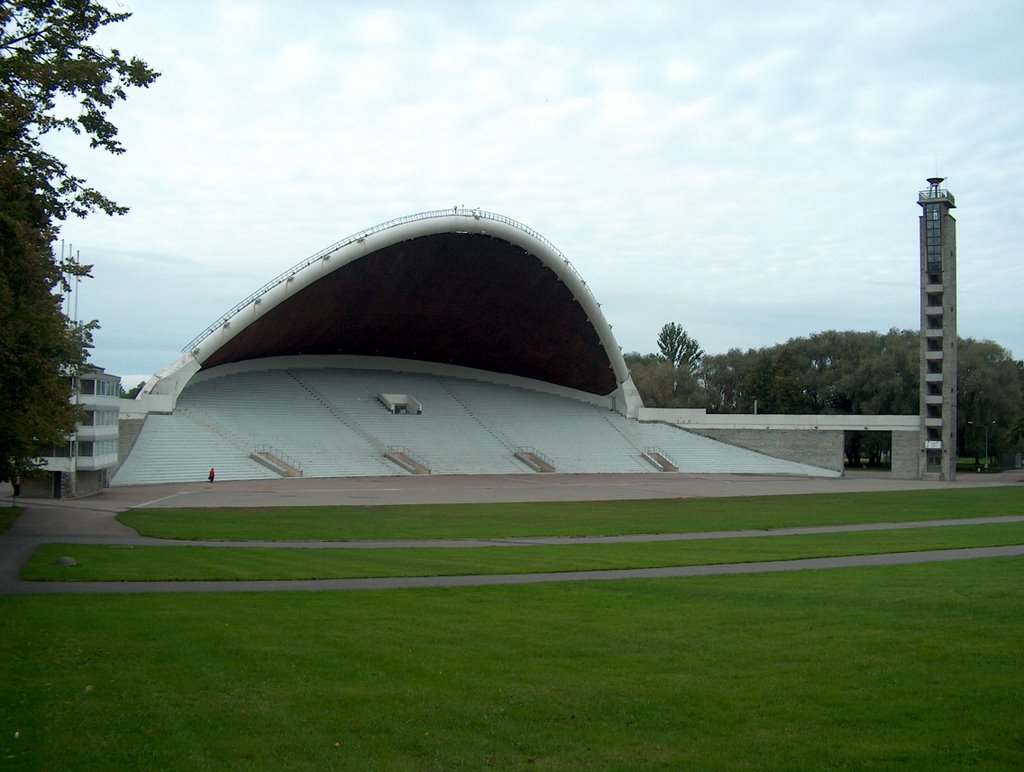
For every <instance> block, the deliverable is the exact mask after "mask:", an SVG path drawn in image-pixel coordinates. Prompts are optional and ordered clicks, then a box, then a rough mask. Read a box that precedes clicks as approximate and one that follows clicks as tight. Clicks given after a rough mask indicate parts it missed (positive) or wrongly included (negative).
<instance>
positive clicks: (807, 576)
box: [0, 559, 1024, 771]
mask: <svg viewBox="0 0 1024 772" xmlns="http://www.w3.org/2000/svg"><path fill="white" fill-rule="evenodd" d="M1022 649H1024V560H1020V559H997V560H978V561H969V562H963V563H947V564H943V563H935V564H925V565H913V566H899V567H885V568H864V569H841V570H830V571H820V572H795V573H792V574H771V575H758V576H721V577H706V578H693V579H685V580H651V581H630V582H600V583H582V584H575V583H574V584H569V585H554V584H547V585H531V586H506V587H479V588H464V589H443V590H442V589H429V590H405V591H376V592H358V593H308V594H304V593H280V594H245V593H226V594H217V595H143V596H117V595H101V596H52V597H51V596H48V597H32V596H19V597H0V767H3V768H5V769H29V770H35V769H52V770H58V769H76V770H78V769H83V770H93V769H95V770H110V769H118V770H153V769H167V770H173V769H189V770H193V769H204V770H205V769H217V770H242V769H245V770H275V771H277V770H284V769H310V770H312V769H352V770H366V769H381V770H383V769H387V770H451V769H492V768H493V769H545V770H576V769H673V770H674V769H741V768H742V769H768V770H773V769H774V770H793V769H863V770H874V769H894V768H896V769H915V770H916V769H961V768H979V769H1021V768H1024V667H1022V666H1021V656H1022V654H1021V652H1022Z"/></svg>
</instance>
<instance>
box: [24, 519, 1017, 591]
mask: <svg viewBox="0 0 1024 772" xmlns="http://www.w3.org/2000/svg"><path fill="white" fill-rule="evenodd" d="M1008 544H1024V523H1009V524H987V525H970V526H964V525H960V526H945V527H936V528H910V529H905V530H898V531H874V532H853V533H833V534H813V535H801V536H763V537H752V538H735V539H707V540H701V541H676V542H648V543H626V544H590V545H559V546H543V547H478V548H458V549H433V548H428V549H420V548H417V549H413V548H405V549H399V548H384V549H297V548H286V547H281V548H245V549H243V548H236V547H128V548H126V547H122V546H107V545H83V544H48V545H44V546H43V547H41V548H40V549H39V550H37V552H36V553H35V555H34V556H33V557H32V559H31V560H30V561H29V563H28V564H27V565H26V566H25V568H24V569H23V571H22V578H23V579H28V580H33V581H157V580H161V581H162V580H200V579H224V580H241V579H341V578H355V577H384V576H442V575H461V574H505V573H534V572H548V571H588V570H606V569H617V568H652V567H658V566H681V565H706V564H711V563H745V562H753V561H761V560H793V559H798V558H811V557H831V556H836V555H860V554H877V553H884V552H908V551H920V550H933V549H954V548H961V547H993V546H1002V545H1008ZM62 555H69V556H71V557H74V558H75V560H76V561H77V563H78V565H76V566H73V567H65V566H58V565H55V564H54V561H55V560H56V559H57V558H58V557H60V556H62Z"/></svg>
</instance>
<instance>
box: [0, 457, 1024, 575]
mask: <svg viewBox="0 0 1024 772" xmlns="http://www.w3.org/2000/svg"><path fill="white" fill-rule="evenodd" d="M1022 482H1024V473H1019V472H1018V473H1004V474H1001V475H991V476H982V475H977V476H965V477H963V478H962V479H961V480H959V481H957V482H955V483H929V482H922V481H917V480H892V479H890V478H888V477H884V476H871V475H855V474H854V475H849V476H847V477H844V478H840V479H817V478H796V477H753V476H740V475H682V474H668V475H543V476H541V475H499V476H473V477H458V476H450V477H448V476H446V477H383V478H341V479H308V480H301V479H300V480H280V481H277V480H274V481H265V480H259V481H244V482H226V483H223V482H221V483H216V484H214V485H210V484H209V483H191V484H185V485H162V486H136V487H130V488H110V489H107V490H105V491H103V492H102V493H100V494H99V495H97V496H94V497H92V498H88V499H78V500H73V501H53V500H46V499H24V498H22V499H19V500H18V504H19V506H22V507H23V509H24V512H23V514H22V516H21V517H20V518H19V519H18V521H17V522H16V523H15V524H14V525H13V526H12V527H11V529H10V530H9V531H8V532H7V533H5V534H0V595H11V594H58V593H60V594H67V593H111V592H113V593H136V592H227V591H233V592H265V591H281V590H299V591H309V590H355V589H387V588H402V587H452V586H474V585H491V584H525V583H535V582H565V581H595V580H609V579H629V578H664V577H683V576H702V575H703V576H707V575H716V574H727V573H755V572H775V571H794V570H808V569H823V568H840V567H849V566H874V565H896V564H903V563H921V562H932V561H939V560H967V559H976V558H983V557H1006V556H1021V555H1024V545H1019V546H1010V547H991V548H978V549H968V550H938V551H931V552H910V553H895V554H889V555H861V556H850V557H841V558H815V559H808V560H787V561H772V562H762V563H739V564H725V565H722V564H719V565H711V566H682V567H669V568H652V569H630V570H621V571H570V572H556V573H543V574H501V575H482V576H441V577H399V578H385V579H338V580H311V581H253V582H246V581H233V582H87V583H86V582H82V583H48V582H22V581H20V580H18V575H19V573H20V571H21V567H22V566H23V565H24V564H25V562H26V561H27V560H28V559H29V557H30V556H31V555H32V553H33V552H34V551H35V549H36V548H37V547H38V546H39V545H40V544H44V543H54V542H58V543H68V544H121V545H137V546H151V545H163V546H203V547H239V548H245V547H256V546H259V547H278V548H287V547H305V548H319V549H379V548H385V547H408V548H428V547H430V548H437V547H448V548H465V547H484V546H506V547H513V546H538V545H550V544H587V543H609V542H643V541H680V540H697V539H719V538H743V537H750V536H789V535H794V534H803V533H829V532H849V531H869V530H876V531H877V530H892V529H898V528H928V527H937V526H954V525H970V524H982V523H987V522H1021V521H1024V514H1022V515H1018V516H1010V517H994V518H968V519H963V520H936V521H920V522H916V523H873V524H857V525H845V526H820V527H812V528H785V529H772V530H771V531H764V530H758V529H754V530H747V531H724V532H722V531H720V532H710V533H678V534H637V535H629V536H617V537H607V536H605V537H572V538H559V537H550V538H531V539H489V540H462V539H460V540H422V541H388V542H380V541H359V542H253V541H250V542H208V541H203V542H190V541H179V540H164V539H153V538H147V537H142V536H139V535H138V534H137V533H136V532H135V531H134V530H133V529H131V528H128V527H127V526H124V525H122V524H121V523H119V522H118V521H117V520H116V518H115V515H116V513H117V512H121V511H124V510H126V509H131V508H135V507H151V508H168V507H175V508H180V507H185V508H193V507H203V508H205V507H222V506H236V507H268V506H296V505H318V504H319V505H323V504H334V505H338V504H363V505H367V504H378V505H379V504H399V503H403V504H415V503H459V502H466V503H469V502H484V503H493V502H499V501H601V500H609V499H617V500H630V499H652V498H699V497H709V496H751V495H781V494H793V493H827V492H830V493H850V492H857V491H881V490H923V489H929V488H931V489H935V488H941V489H945V490H948V489H951V488H965V487H980V486H1000V485H1002V486H1005V485H1016V484H1020V483H1022ZM9 498H10V487H9V486H8V487H7V488H6V489H5V488H3V487H2V486H0V500H4V499H7V500H9Z"/></svg>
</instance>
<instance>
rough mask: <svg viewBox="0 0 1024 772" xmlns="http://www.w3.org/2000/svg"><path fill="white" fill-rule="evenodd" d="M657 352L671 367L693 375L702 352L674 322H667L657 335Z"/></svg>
mask: <svg viewBox="0 0 1024 772" xmlns="http://www.w3.org/2000/svg"><path fill="white" fill-rule="evenodd" d="M658 350H659V351H660V352H661V355H662V357H664V358H665V361H666V362H668V363H669V364H670V365H671V366H672V367H674V368H676V369H677V370H678V369H681V370H686V371H687V372H689V373H693V372H694V371H695V370H696V369H697V366H698V365H699V364H700V360H701V357H703V356H704V350H703V349H702V348H701V347H700V344H699V343H697V341H695V340H694V339H693V338H691V337H690V334H689V333H688V332H686V330H684V329H683V328H682V326H681V325H679V324H676V323H675V322H669V323H668V324H666V325H665V326H664V327H662V328H661V332H660V333H658Z"/></svg>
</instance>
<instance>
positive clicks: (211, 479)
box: [210, 466, 217, 482]
mask: <svg viewBox="0 0 1024 772" xmlns="http://www.w3.org/2000/svg"><path fill="white" fill-rule="evenodd" d="M216 476H217V473H216V472H214V471H213V467H212V466H211V467H210V482H213V478H214V477H216Z"/></svg>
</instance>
